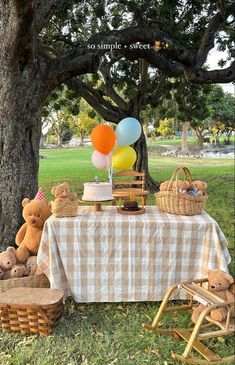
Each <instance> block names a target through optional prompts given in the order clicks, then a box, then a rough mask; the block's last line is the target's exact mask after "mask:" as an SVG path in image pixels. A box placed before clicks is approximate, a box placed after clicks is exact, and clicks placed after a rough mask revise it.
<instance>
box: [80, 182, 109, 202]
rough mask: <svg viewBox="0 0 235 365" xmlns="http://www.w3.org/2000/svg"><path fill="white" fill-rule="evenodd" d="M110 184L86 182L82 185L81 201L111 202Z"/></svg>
mask: <svg viewBox="0 0 235 365" xmlns="http://www.w3.org/2000/svg"><path fill="white" fill-rule="evenodd" d="M112 199H113V196H112V184H111V183H108V182H87V183H84V192H83V196H82V200H85V201H92V202H99V201H104V200H112Z"/></svg>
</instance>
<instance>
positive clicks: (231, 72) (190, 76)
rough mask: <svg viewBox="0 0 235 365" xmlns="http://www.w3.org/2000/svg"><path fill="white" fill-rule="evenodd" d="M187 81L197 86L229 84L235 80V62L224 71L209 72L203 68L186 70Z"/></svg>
mask: <svg viewBox="0 0 235 365" xmlns="http://www.w3.org/2000/svg"><path fill="white" fill-rule="evenodd" d="M184 75H185V79H186V80H187V81H189V82H193V83H195V84H202V83H203V84H215V83H228V82H233V81H234V80H235V61H233V62H232V63H231V65H230V66H229V67H227V68H225V69H222V70H212V71H207V70H205V69H202V68H185V69H184Z"/></svg>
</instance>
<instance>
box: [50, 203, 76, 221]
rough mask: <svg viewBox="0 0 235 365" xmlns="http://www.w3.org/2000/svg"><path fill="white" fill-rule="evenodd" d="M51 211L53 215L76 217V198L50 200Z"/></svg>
mask: <svg viewBox="0 0 235 365" xmlns="http://www.w3.org/2000/svg"><path fill="white" fill-rule="evenodd" d="M51 212H52V214H53V215H54V216H55V217H58V218H63V217H76V216H77V215H78V200H77V199H76V200H73V201H71V200H69V199H55V200H54V201H52V202H51Z"/></svg>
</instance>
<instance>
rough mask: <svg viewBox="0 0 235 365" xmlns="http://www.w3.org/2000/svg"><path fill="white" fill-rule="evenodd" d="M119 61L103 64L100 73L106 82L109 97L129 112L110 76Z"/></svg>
mask: <svg viewBox="0 0 235 365" xmlns="http://www.w3.org/2000/svg"><path fill="white" fill-rule="evenodd" d="M116 61H117V59H115V60H112V61H110V62H103V63H102V65H101V67H100V72H101V74H102V76H103V79H104V82H105V89H106V92H107V95H108V96H109V97H110V98H111V99H112V100H113V102H114V103H115V104H116V105H117V106H119V107H120V108H121V109H123V110H124V111H127V110H128V105H127V103H126V102H125V100H124V99H123V98H122V97H121V96H120V95H119V94H118V93H117V92H116V90H115V89H114V86H113V80H112V77H111V74H110V68H111V66H112V64H113V63H115V62H116Z"/></svg>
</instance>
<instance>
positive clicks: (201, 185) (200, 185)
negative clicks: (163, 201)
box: [189, 180, 207, 196]
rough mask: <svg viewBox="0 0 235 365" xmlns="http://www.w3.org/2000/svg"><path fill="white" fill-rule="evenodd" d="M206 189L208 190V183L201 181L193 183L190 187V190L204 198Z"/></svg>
mask: <svg viewBox="0 0 235 365" xmlns="http://www.w3.org/2000/svg"><path fill="white" fill-rule="evenodd" d="M206 188H207V183H206V182H204V181H200V180H196V181H193V182H191V183H190V186H189V190H191V191H196V192H197V196H203V195H204V192H205V190H206Z"/></svg>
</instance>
